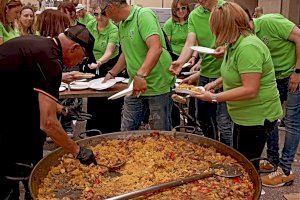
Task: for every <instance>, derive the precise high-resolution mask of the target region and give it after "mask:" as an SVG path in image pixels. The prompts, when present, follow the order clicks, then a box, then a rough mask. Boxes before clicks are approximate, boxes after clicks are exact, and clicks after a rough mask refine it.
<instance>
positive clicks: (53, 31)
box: [36, 9, 70, 37]
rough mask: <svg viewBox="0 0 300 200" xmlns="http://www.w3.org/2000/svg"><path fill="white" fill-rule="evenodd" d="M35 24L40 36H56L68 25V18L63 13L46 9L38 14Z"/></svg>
mask: <svg viewBox="0 0 300 200" xmlns="http://www.w3.org/2000/svg"><path fill="white" fill-rule="evenodd" d="M36 26H37V28H36V30H37V31H39V33H40V35H41V36H44V37H56V36H58V35H59V34H60V33H63V32H64V31H65V30H66V28H68V27H69V26H70V20H69V18H68V17H67V15H66V14H65V13H62V12H60V11H58V10H53V9H48V10H44V11H43V12H42V13H41V14H40V15H39V16H38V19H37V23H36Z"/></svg>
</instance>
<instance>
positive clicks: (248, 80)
mask: <svg viewBox="0 0 300 200" xmlns="http://www.w3.org/2000/svg"><path fill="white" fill-rule="evenodd" d="M210 26H211V30H212V32H213V34H214V35H215V36H216V46H222V45H225V46H226V48H227V49H226V52H225V55H224V60H223V63H222V66H221V78H219V79H217V80H216V81H214V82H211V83H209V84H207V85H206V86H205V89H206V92H204V93H203V94H202V95H195V96H196V97H197V98H199V99H201V100H204V101H210V102H227V107H228V112H229V115H230V116H231V118H232V120H233V122H234V130H233V147H234V148H236V149H237V150H238V151H239V152H241V153H242V154H244V155H245V156H246V157H247V158H248V159H253V158H258V157H260V156H261V153H262V151H263V148H264V146H265V143H266V139H267V135H268V134H269V133H270V132H271V131H272V130H273V129H274V126H275V124H276V122H277V119H278V118H280V117H281V116H282V108H281V104H280V99H279V93H278V90H277V87H276V79H275V72H274V66H273V62H272V58H271V55H270V52H269V50H268V48H267V47H266V45H265V44H264V43H263V42H262V41H261V40H260V39H259V38H257V37H256V36H255V35H254V34H252V32H251V29H250V26H249V18H248V16H247V14H246V13H245V11H244V10H243V9H242V8H241V7H240V6H239V5H238V4H236V3H232V2H226V3H225V4H224V5H223V6H218V7H216V8H215V9H214V10H213V12H212V14H211V18H210ZM222 86H223V88H224V92H220V93H214V91H215V90H216V89H218V88H220V87H222ZM255 166H256V167H257V168H258V162H256V163H255Z"/></svg>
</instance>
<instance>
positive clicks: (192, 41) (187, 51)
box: [177, 32, 197, 64]
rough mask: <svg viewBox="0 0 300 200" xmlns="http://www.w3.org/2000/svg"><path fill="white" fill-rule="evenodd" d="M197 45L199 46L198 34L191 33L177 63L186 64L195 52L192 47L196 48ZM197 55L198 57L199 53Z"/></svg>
mask: <svg viewBox="0 0 300 200" xmlns="http://www.w3.org/2000/svg"><path fill="white" fill-rule="evenodd" d="M196 44H197V38H196V33H193V32H191V33H189V34H188V36H187V38H186V41H185V44H184V47H183V49H182V51H181V53H180V56H179V58H178V59H177V62H179V63H181V64H184V63H186V62H187V61H188V60H189V58H190V57H191V56H192V55H193V52H194V51H193V50H192V49H191V46H195V45H196ZM195 55H197V52H195Z"/></svg>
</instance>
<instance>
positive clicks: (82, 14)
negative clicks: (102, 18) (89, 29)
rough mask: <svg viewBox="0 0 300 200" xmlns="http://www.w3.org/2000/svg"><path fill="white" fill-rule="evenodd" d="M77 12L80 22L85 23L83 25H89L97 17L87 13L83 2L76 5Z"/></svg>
mask: <svg viewBox="0 0 300 200" xmlns="http://www.w3.org/2000/svg"><path fill="white" fill-rule="evenodd" d="M76 13H77V16H78V21H79V23H81V24H83V25H85V26H86V25H87V24H88V23H89V22H90V21H91V20H94V19H95V18H94V17H93V16H92V15H91V14H89V13H87V11H86V8H85V6H84V5H82V4H78V5H77V6H76Z"/></svg>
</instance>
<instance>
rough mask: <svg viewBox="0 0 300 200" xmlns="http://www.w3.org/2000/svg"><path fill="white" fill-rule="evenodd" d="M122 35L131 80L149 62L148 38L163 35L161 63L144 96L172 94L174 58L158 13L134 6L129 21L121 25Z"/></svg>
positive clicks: (151, 77) (156, 68)
mask: <svg viewBox="0 0 300 200" xmlns="http://www.w3.org/2000/svg"><path fill="white" fill-rule="evenodd" d="M137 21H138V22H137ZM119 34H120V42H121V48H122V51H123V53H124V56H125V60H126V65H127V71H128V74H129V76H130V78H131V79H132V78H133V77H134V76H135V75H136V73H137V71H138V69H139V68H140V67H141V66H142V64H143V63H144V61H145V58H146V55H147V53H148V47H147V45H146V40H147V38H148V37H150V36H152V35H159V36H160V42H161V44H162V47H163V51H162V53H161V55H160V58H159V61H158V63H157V64H156V66H155V67H154V68H153V69H152V71H151V73H150V74H149V75H148V77H147V78H146V81H147V86H148V88H147V90H146V92H145V93H144V94H143V95H144V96H154V95H160V94H165V93H167V92H170V88H171V87H173V85H174V82H175V77H174V76H173V75H171V73H170V72H169V66H170V65H171V63H172V58H171V56H170V54H169V52H168V51H167V50H166V44H165V41H164V36H163V33H162V30H161V28H160V26H159V22H158V20H157V17H156V15H155V14H154V12H153V11H152V10H151V9H149V8H142V9H141V8H140V7H137V6H132V7H131V11H130V14H129V16H128V18H127V19H126V20H124V21H122V22H120V24H119Z"/></svg>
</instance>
